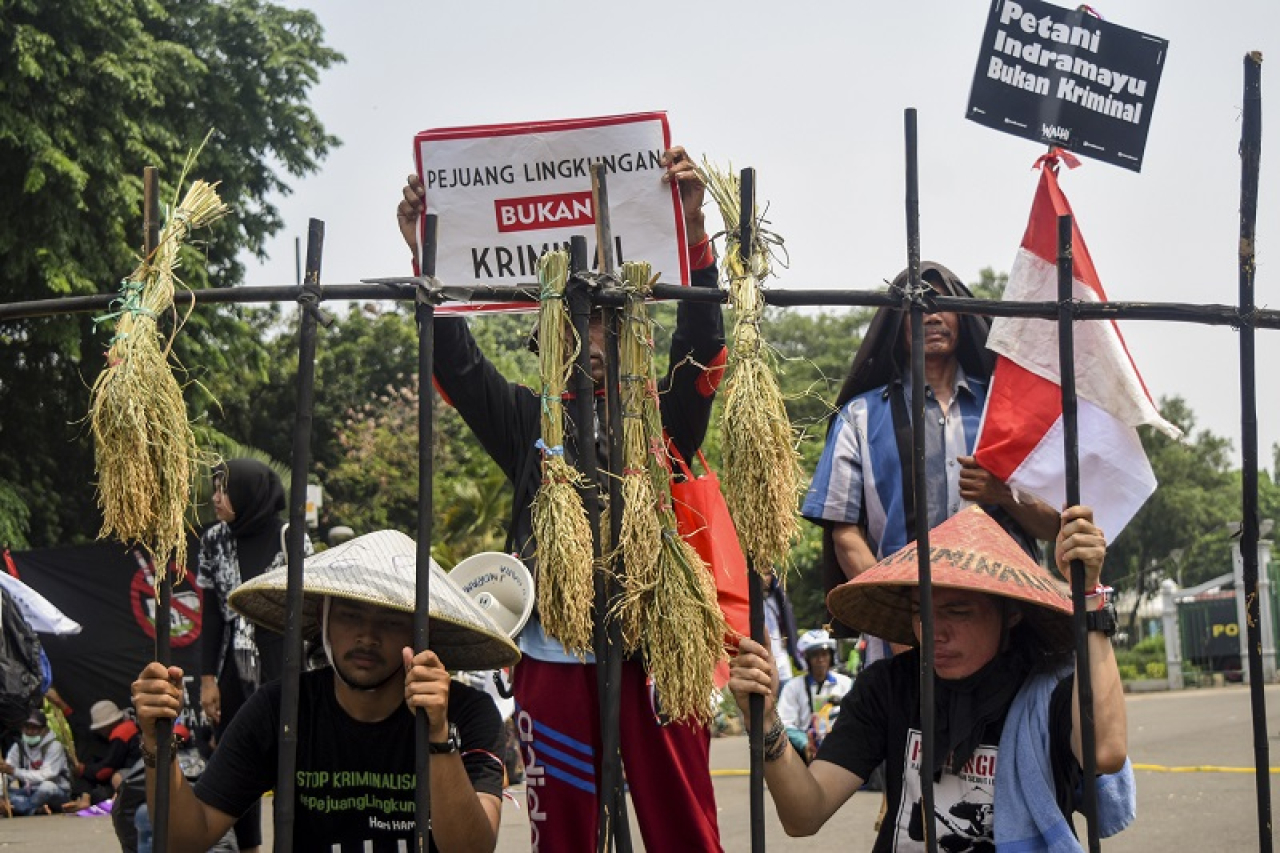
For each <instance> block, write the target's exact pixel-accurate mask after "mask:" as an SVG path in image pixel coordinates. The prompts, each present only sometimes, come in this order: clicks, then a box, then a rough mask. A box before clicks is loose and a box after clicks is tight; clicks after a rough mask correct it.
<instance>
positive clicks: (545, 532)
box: [533, 251, 595, 655]
mask: <svg viewBox="0 0 1280 853" xmlns="http://www.w3.org/2000/svg"><path fill="white" fill-rule="evenodd" d="M568 279H569V255H568V253H567V252H563V251H556V252H547V253H546V254H544V255H543V256H542V257H541V258H540V259H539V260H538V281H539V283H540V284H541V289H542V294H541V303H542V307H541V310H540V312H539V315H538V353H539V356H538V361H539V367H540V369H541V374H542V439H541V443H540V445H539V446H540V447H541V448H542V485H541V486H540V487H539V488H538V493H537V495H536V496H535V497H534V500H533V536H534V540H535V541H536V542H537V551H536V557H537V570H538V611H539V614H540V615H541V618H542V625H543V627H544V628H545V629H546V631H547V633H548V634H549V635H551V636H552V637H555V638H556V639H557V640H559V641H560V642H561V644H562V645H563V646H564V648H565V650H566V651H568V652H570V653H571V654H577V655H582V654H585V653H587V652H589V651H591V640H592V621H591V606H592V602H593V600H594V582H593V579H592V569H593V567H594V563H595V560H594V552H593V549H592V542H591V524H590V522H589V521H588V519H587V512H586V509H585V508H584V507H583V505H582V496H581V494H580V493H579V491H578V489H579V487H580V486H581V485H582V477H581V475H580V474H579V473H578V471H577V470H576V469H575V468H574V467H573V466H571V465H569V463H568V462H567V461H565V458H564V405H563V403H562V395H563V394H564V391H565V387H566V385H567V383H568V381H569V374H570V371H571V370H572V368H573V363H574V360H575V359H576V357H577V352H578V341H577V340H576V339H574V340H570V339H569V337H568V334H569V332H568V331H567V330H569V329H570V327H569V324H568V311H567V310H566V308H565V300H564V291H565V285H566V284H567V282H568Z"/></svg>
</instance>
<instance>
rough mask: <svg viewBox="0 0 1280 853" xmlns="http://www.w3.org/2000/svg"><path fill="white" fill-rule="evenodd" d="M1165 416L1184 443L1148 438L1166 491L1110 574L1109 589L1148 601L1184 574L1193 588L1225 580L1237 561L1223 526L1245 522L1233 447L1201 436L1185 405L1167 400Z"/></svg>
mask: <svg viewBox="0 0 1280 853" xmlns="http://www.w3.org/2000/svg"><path fill="white" fill-rule="evenodd" d="M1160 411H1161V414H1163V415H1164V417H1165V418H1166V419H1167V420H1169V421H1170V422H1172V423H1174V424H1176V425H1177V426H1179V427H1180V428H1181V429H1182V431H1183V433H1184V437H1183V440H1181V441H1174V440H1172V439H1170V438H1168V437H1167V436H1165V435H1164V434H1163V433H1159V432H1156V431H1155V430H1142V431H1141V440H1142V446H1143V448H1144V449H1145V450H1146V453H1147V458H1148V459H1150V460H1151V467H1152V470H1153V471H1154V472H1155V475H1156V480H1157V482H1158V483H1159V484H1160V485H1159V487H1158V488H1157V489H1156V492H1155V494H1154V495H1152V496H1151V499H1150V500H1148V501H1147V503H1146V505H1144V506H1143V508H1142V509H1141V510H1140V511H1139V512H1138V514H1137V515H1136V516H1134V519H1133V521H1131V522H1130V523H1129V526H1128V527H1126V528H1125V529H1124V531H1123V532H1122V533H1121V534H1120V535H1119V536H1118V537H1116V539H1115V541H1113V542H1112V543H1111V544H1110V546H1109V548H1108V552H1107V563H1106V566H1105V567H1104V569H1103V579H1104V582H1106V583H1109V584H1110V585H1112V586H1114V587H1116V588H1117V589H1122V588H1123V589H1136V590H1138V591H1139V592H1140V593H1141V595H1143V596H1152V595H1155V594H1156V593H1157V592H1158V591H1159V586H1160V581H1161V580H1163V579H1164V577H1166V576H1168V575H1171V574H1173V575H1176V574H1177V573H1178V571H1179V570H1180V571H1181V575H1182V578H1183V584H1184V585H1186V586H1191V585H1194V584H1196V583H1199V582H1200V581H1202V580H1207V579H1209V578H1211V577H1213V576H1214V575H1217V574H1221V572H1222V571H1223V566H1224V565H1228V561H1229V557H1228V556H1227V555H1228V554H1229V553H1230V550H1229V544H1228V542H1227V531H1226V529H1225V528H1224V526H1223V525H1224V523H1225V522H1227V521H1230V520H1232V519H1238V518H1239V515H1240V508H1239V504H1240V491H1239V487H1238V485H1233V483H1234V482H1235V476H1234V475H1233V473H1232V472H1231V470H1230V469H1229V468H1228V462H1229V453H1230V450H1231V442H1230V441H1229V440H1227V439H1225V438H1222V437H1220V436H1216V435H1214V434H1212V433H1210V432H1209V431H1208V430H1200V431H1197V430H1196V421H1195V415H1194V414H1192V412H1191V410H1190V408H1188V406H1187V404H1186V401H1184V400H1183V399H1182V398H1181V397H1170V398H1164V399H1162V400H1161V404H1160ZM1139 600H1140V599H1135V602H1137V601H1139ZM1136 617H1137V604H1136V603H1135V606H1134V609H1133V610H1132V611H1131V613H1130V614H1129V626H1130V627H1129V633H1130V634H1131V635H1133V634H1135V633H1136V631H1135V626H1136Z"/></svg>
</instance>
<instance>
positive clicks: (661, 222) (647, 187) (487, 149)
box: [414, 112, 689, 311]
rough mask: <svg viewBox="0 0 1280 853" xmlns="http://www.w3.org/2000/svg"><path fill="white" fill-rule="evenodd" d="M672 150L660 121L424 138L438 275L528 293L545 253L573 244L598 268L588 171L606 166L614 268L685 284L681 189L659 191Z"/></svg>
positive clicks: (634, 119) (636, 117) (648, 117)
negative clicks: (628, 266)
mask: <svg viewBox="0 0 1280 853" xmlns="http://www.w3.org/2000/svg"><path fill="white" fill-rule="evenodd" d="M670 145H671V134H670V130H669V129H668V127H667V117H666V114H665V113H661V112H654V113H636V114H632V115H623V116H609V117H604V118H589V119H571V120H562V121H550V122H533V123H524V124H505V125H486V126H480V127H462V128H447V129H439V130H425V131H422V132H421V133H419V134H418V135H417V136H416V137H415V138H414V148H415V151H414V154H415V157H416V160H417V165H418V175H419V176H420V177H421V178H422V183H423V185H424V187H425V188H426V194H427V212H428V213H434V214H436V215H437V216H438V217H439V218H438V224H437V231H436V278H438V279H439V280H440V281H442V282H444V283H445V284H453V285H467V284H494V285H514V284H530V283H533V282H536V281H537V262H538V258H539V257H540V256H541V255H542V253H543V252H545V251H547V250H549V249H557V248H564V249H568V247H569V240H570V238H572V237H573V236H575V235H582V236H583V237H585V238H586V239H587V245H588V247H589V251H590V253H591V257H592V258H593V264H594V258H595V253H596V232H595V223H596V211H595V207H594V203H593V200H592V195H591V171H590V169H591V165H592V164H594V163H601V164H603V165H604V169H605V174H606V181H607V186H608V199H609V224H610V227H611V230H612V233H613V244H614V258H615V260H616V261H617V262H618V263H621V262H622V261H626V260H637V261H648V262H649V263H650V264H652V265H653V269H654V272H655V273H660V274H661V276H662V280H663V281H665V282H668V283H673V284H674V283H676V282H679V283H681V284H688V283H689V260H688V252H687V250H686V240H685V233H684V217H683V215H682V213H681V208H680V192H679V189H678V187H676V186H674V185H668V184H665V183H663V182H662V176H663V174H664V173H665V171H666V169H665V168H664V167H663V166H662V164H661V163H660V160H661V157H662V153H663V151H665V150H666V149H667V148H669V147H670ZM447 307H448V306H446V308H447ZM459 307H461V306H459ZM503 307H509V306H492V305H491V306H476V305H471V306H469V309H470V310H473V311H474V310H486V309H492V308H503Z"/></svg>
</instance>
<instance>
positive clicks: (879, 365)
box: [835, 261, 995, 411]
mask: <svg viewBox="0 0 1280 853" xmlns="http://www.w3.org/2000/svg"><path fill="white" fill-rule="evenodd" d="M920 278H921V279H922V280H923V281H924V282H925V283H926V284H930V285H933V286H934V287H935V288H937V289H938V290H939V291H940V292H941V294H942V295H944V296H958V297H967V298H972V297H973V293H972V292H970V290H969V288H967V287H965V285H964V282H962V281H961V280H960V279H959V278H957V277H956V274H955V273H953V272H952V271H951V270H949V269H947V268H946V267H944V266H943V265H942V264H939V263H934V262H933V261H923V262H921V264H920ZM907 279H908V276H907V270H903V271H902V272H900V273H898V275H897V277H896V278H895V279H894V280H893V282H892V284H890V288H891V289H895V290H899V291H901V290H905V289H906V288H907V285H908V283H909V282H908V280H907ZM905 313H906V312H905V311H903V309H901V308H889V307H884V308H881V309H880V310H878V311H876V314H875V316H874V317H872V318H871V324H870V325H869V326H868V327H867V333H866V335H864V336H863V338H862V345H861V346H859V347H858V352H857V353H856V354H855V355H854V357H853V364H852V365H850V367H849V375H848V376H847V377H846V378H845V380H844V385H843V386H842V387H841V388H840V395H839V396H838V397H837V398H836V404H835V407H836V411H839V410H840V409H841V408H842V407H843V406H844V404H845V403H847V402H849V401H850V400H852V399H853V398H854V397H856V396H858V395H859V394H863V393H866V392H867V391H870V390H872V389H874V388H879V387H881V386H883V385H888V384H889V383H890V382H893V381H894V380H896V379H905V378H907V377H908V376H909V375H910V371H911V366H910V364H909V362H908V361H907V359H906V353H905V352H903V347H902V341H901V338H902V317H903V315H904V314H905ZM958 319H959V324H960V340H959V342H958V343H957V346H956V358H957V359H958V360H959V362H960V366H961V367H963V368H964V372H965V375H967V376H971V377H973V378H975V379H980V380H982V381H984V382H985V381H987V380H988V379H990V378H991V370H992V366H993V365H994V363H995V355H994V353H992V352H991V351H990V350H988V349H987V333H988V331H989V330H990V324H989V323H988V321H987V318H986V317H981V316H979V315H977V314H960V315H958Z"/></svg>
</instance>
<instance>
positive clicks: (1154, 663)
mask: <svg viewBox="0 0 1280 853" xmlns="http://www.w3.org/2000/svg"><path fill="white" fill-rule="evenodd" d="M1116 663H1117V664H1118V665H1119V667H1120V676H1121V678H1123V679H1124V680H1125V681H1132V680H1133V679H1135V678H1165V677H1166V666H1167V665H1166V663H1165V656H1164V636H1163V635H1162V634H1156V635H1155V636H1152V637H1147V638H1146V639H1144V640H1142V641H1141V642H1139V643H1137V644H1136V645H1135V646H1134V647H1133V648H1131V649H1116ZM1153 672H1158V673H1159V675H1152V673H1153ZM1126 673H1127V674H1126Z"/></svg>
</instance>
